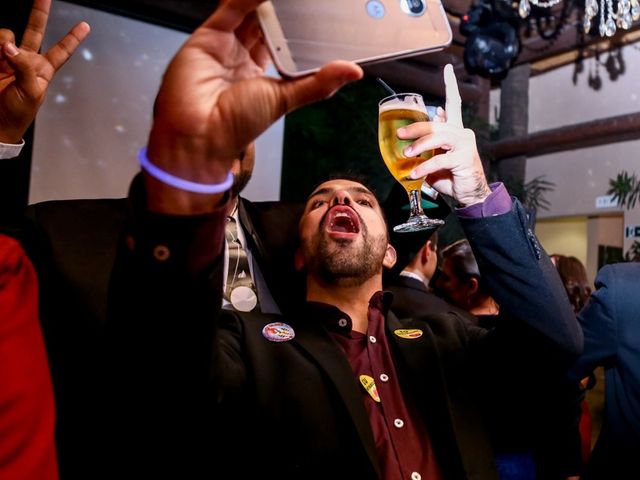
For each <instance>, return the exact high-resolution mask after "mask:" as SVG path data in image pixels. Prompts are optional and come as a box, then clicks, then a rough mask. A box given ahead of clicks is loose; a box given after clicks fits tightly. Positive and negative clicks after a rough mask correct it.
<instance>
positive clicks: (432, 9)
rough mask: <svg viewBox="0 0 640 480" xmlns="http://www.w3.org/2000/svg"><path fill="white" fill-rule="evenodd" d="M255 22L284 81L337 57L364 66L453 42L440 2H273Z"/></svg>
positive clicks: (413, 0) (389, 0)
mask: <svg viewBox="0 0 640 480" xmlns="http://www.w3.org/2000/svg"><path fill="white" fill-rule="evenodd" d="M258 19H259V22H260V26H261V28H262V31H263V33H264V37H265V39H266V43H267V46H268V47H269V51H270V52H271V56H272V58H273V61H274V63H275V65H276V68H277V69H278V71H279V72H280V73H281V74H282V75H283V76H286V77H297V76H302V75H307V74H309V73H312V72H315V71H317V70H318V69H319V68H320V67H322V65H325V64H326V63H328V62H330V61H332V60H337V59H340V60H348V61H352V62H356V63H359V64H361V65H364V64H370V63H376V62H381V61H388V60H393V59H397V58H402V57H408V56H413V55H419V54H423V53H428V52H433V51H437V50H441V49H443V48H445V47H447V46H448V45H450V44H451V40H452V38H453V36H452V32H451V26H450V25H449V21H448V20H447V16H446V14H445V12H444V8H443V7H442V3H441V2H440V0H365V1H360V0H359V1H354V0H346V1H345V0H322V1H318V0H272V1H267V2H264V3H262V4H261V5H260V7H259V8H258Z"/></svg>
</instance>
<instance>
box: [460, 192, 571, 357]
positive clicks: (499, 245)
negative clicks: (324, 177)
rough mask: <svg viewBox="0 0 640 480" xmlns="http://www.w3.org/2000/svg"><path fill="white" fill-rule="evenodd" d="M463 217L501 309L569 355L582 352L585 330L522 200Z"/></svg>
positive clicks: (465, 228) (479, 261)
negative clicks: (499, 209)
mask: <svg viewBox="0 0 640 480" xmlns="http://www.w3.org/2000/svg"><path fill="white" fill-rule="evenodd" d="M460 221H461V224H462V226H463V228H464V230H465V233H466V235H467V238H468V239H469V243H470V244H471V247H472V249H473V252H474V254H475V257H476V260H477V262H478V266H479V267H480V271H481V273H482V275H483V279H486V282H487V284H488V286H489V288H490V291H491V295H492V296H493V298H494V299H495V300H496V302H497V303H498V305H500V310H501V313H504V314H505V316H508V317H510V318H513V319H515V320H517V321H520V322H522V323H524V324H526V325H528V326H529V327H531V328H532V329H533V330H535V331H537V332H539V333H541V334H542V335H543V336H544V337H545V338H546V339H548V340H549V341H551V342H552V343H553V344H554V345H555V346H556V347H557V348H558V349H560V350H562V351H563V352H564V353H565V354H566V355H567V356H568V357H571V358H575V357H576V356H577V355H579V354H580V353H581V351H582V342H583V339H582V331H581V329H580V327H579V325H578V323H577V321H576V318H575V315H574V313H573V311H572V310H571V306H570V305H569V301H568V299H567V295H566V293H565V289H564V286H563V285H562V282H561V280H560V277H559V275H558V273H557V271H556V269H555V267H554V266H553V264H552V263H551V261H550V260H549V257H548V256H547V254H546V253H545V252H544V250H543V249H542V247H541V246H540V244H539V243H538V240H537V238H536V237H535V235H534V234H533V232H532V231H531V230H530V229H529V228H528V227H527V222H526V215H525V212H524V209H523V208H522V205H521V204H520V203H519V202H518V201H517V200H515V199H514V202H513V206H512V209H511V211H510V212H508V213H505V214H503V215H496V216H491V217H482V218H460Z"/></svg>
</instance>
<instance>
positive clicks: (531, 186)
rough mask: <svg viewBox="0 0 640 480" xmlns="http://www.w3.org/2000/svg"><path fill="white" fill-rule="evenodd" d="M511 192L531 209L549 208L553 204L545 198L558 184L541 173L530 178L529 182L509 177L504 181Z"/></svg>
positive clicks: (535, 210)
mask: <svg viewBox="0 0 640 480" xmlns="http://www.w3.org/2000/svg"><path fill="white" fill-rule="evenodd" d="M504 184H505V186H506V187H507V190H508V191H509V193H511V194H512V195H513V196H515V197H516V198H517V199H518V200H520V202H522V204H523V205H524V206H525V207H526V208H527V209H529V210H532V211H534V212H537V211H538V210H549V207H550V206H551V204H550V203H549V200H547V199H546V198H545V194H546V193H547V192H552V191H553V190H555V186H556V184H555V183H553V182H550V181H549V180H546V179H545V176H544V175H540V176H538V177H535V178H533V179H531V180H529V181H528V182H527V183H524V182H521V181H518V180H514V179H512V178H509V179H507V180H505V181H504Z"/></svg>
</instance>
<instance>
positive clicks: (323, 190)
mask: <svg viewBox="0 0 640 480" xmlns="http://www.w3.org/2000/svg"><path fill="white" fill-rule="evenodd" d="M334 190H335V188H329V187H324V188H319V189H318V190H316V191H315V192H313V193H312V194H311V195H309V196H308V197H307V201H308V200H310V199H311V198H313V197H317V196H318V195H325V194H327V193H332V192H333V191H334ZM345 190H346V191H348V192H349V193H363V194H366V195H370V196H372V197H374V198H375V195H374V194H373V192H371V190H369V189H368V188H366V187H361V186H353V187H347V188H346V189H345Z"/></svg>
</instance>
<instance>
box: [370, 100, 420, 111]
mask: <svg viewBox="0 0 640 480" xmlns="http://www.w3.org/2000/svg"><path fill="white" fill-rule="evenodd" d="M413 98H414V97H410V98H408V99H406V100H401V99H399V98H394V99H393V100H390V101H389V102H386V103H385V104H384V105H380V106H379V110H378V112H379V113H382V112H386V111H388V110H403V109H404V110H415V111H416V112H420V113H427V108H426V107H425V105H424V103H423V102H422V101H420V102H419V103H416V101H415V100H414V99H413Z"/></svg>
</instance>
